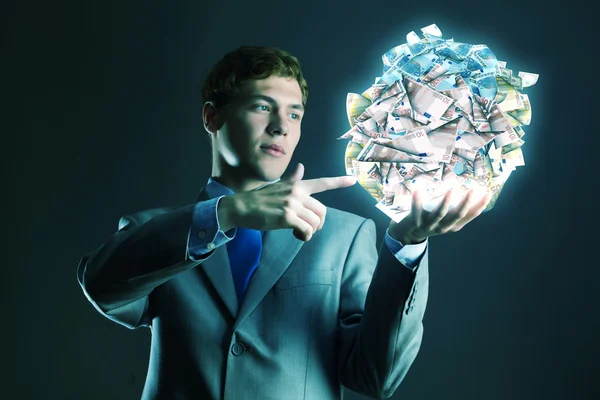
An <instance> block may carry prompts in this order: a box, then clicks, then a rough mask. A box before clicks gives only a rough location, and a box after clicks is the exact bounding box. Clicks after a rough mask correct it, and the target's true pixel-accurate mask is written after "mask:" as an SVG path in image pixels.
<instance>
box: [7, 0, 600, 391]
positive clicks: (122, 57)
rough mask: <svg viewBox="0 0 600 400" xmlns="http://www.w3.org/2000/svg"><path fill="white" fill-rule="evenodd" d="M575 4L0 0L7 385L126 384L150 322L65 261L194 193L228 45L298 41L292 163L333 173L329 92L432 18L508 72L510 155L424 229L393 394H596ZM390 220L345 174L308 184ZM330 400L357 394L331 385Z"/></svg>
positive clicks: (111, 387)
mask: <svg viewBox="0 0 600 400" xmlns="http://www.w3.org/2000/svg"><path fill="white" fill-rule="evenodd" d="M592 17H593V13H592V12H591V11H589V10H586V9H583V8H580V7H579V6H578V5H577V3H576V2H574V1H569V2H568V3H565V5H559V4H558V3H556V5H553V4H551V3H548V2H544V3H542V2H539V3H536V2H533V1H522V2H515V1H512V2H503V1H489V2H479V1H440V0H433V1H426V0H425V1H419V2H411V3H410V4H409V3H408V2H406V3H405V2H401V1H393V2H391V1H381V2H376V1H363V2H359V1H355V0H345V1H336V2H327V1H323V0H321V1H286V2H275V1H237V2H231V1H210V2H208V1H207V2H202V3H201V2H199V1H187V2H172V4H170V5H167V2H164V4H159V2H156V1H145V2H142V1H135V2H134V1H118V2H117V1H96V2H81V1H79V2H75V1H73V2H65V1H53V2H48V1H46V2H19V3H18V5H16V4H12V5H8V6H7V7H6V9H5V12H3V16H2V19H3V20H4V21H3V23H2V29H3V42H4V44H5V46H4V47H5V49H6V50H5V51H3V56H2V60H3V61H2V64H3V67H4V68H3V69H4V71H5V72H4V73H3V79H2V97H3V98H4V100H5V103H6V104H5V106H4V107H3V111H4V112H5V113H6V114H5V116H4V117H3V121H2V125H1V126H2V133H3V135H2V138H3V152H2V153H3V155H4V157H3V158H2V163H3V171H4V172H5V178H4V184H5V186H6V189H5V191H4V193H5V195H4V196H3V200H4V201H5V202H6V203H5V206H4V207H3V213H2V214H3V216H4V218H3V220H4V221H5V226H4V233H5V236H4V237H5V239H4V240H3V243H4V244H6V245H7V246H6V247H5V249H4V250H3V253H4V254H6V255H8V257H7V258H6V259H5V262H4V263H3V265H2V266H3V269H4V271H3V272H4V273H3V276H4V279H3V280H2V291H1V292H2V299H1V300H2V303H1V304H2V305H3V313H2V325H3V328H2V331H3V333H4V335H8V337H6V336H4V337H5V340H4V343H5V349H4V351H3V357H2V358H3V360H4V364H5V368H8V369H5V372H4V374H3V375H2V377H1V379H2V383H1V384H0V387H1V388H3V389H2V390H6V391H8V393H19V394H18V395H14V397H5V396H3V397H4V398H15V399H16V398H19V399H42V398H60V399H108V398H110V399H135V398H139V396H140V394H141V389H142V387H143V383H144V379H145V374H146V369H147V361H148V355H149V343H150V332H149V331H148V330H137V331H128V330H126V329H125V328H123V327H121V326H119V325H116V324H114V323H112V322H110V321H109V320H107V319H104V318H102V317H101V316H100V315H99V314H98V313H97V312H96V311H95V310H94V309H93V307H92V306H91V304H90V303H89V302H88V301H87V300H86V298H85V297H84V295H83V293H82V291H81V289H80V287H79V286H78V284H77V281H76V274H75V272H76V267H77V263H78V261H79V258H80V257H81V256H83V255H84V254H86V253H88V252H90V251H92V250H94V249H95V248H97V247H98V246H99V245H100V244H102V243H103V242H104V241H106V240H107V239H108V238H109V237H110V236H111V235H112V234H113V233H114V232H115V231H116V229H117V221H118V219H119V218H120V217H121V216H122V215H125V214H128V213H132V212H135V211H138V210H142V209H146V208H152V207H158V206H163V205H183V204H188V203H191V202H193V200H194V199H195V197H196V195H197V193H198V191H199V190H200V188H201V187H202V186H203V185H204V184H205V183H206V180H207V179H208V176H209V174H210V171H211V166H210V153H209V147H208V142H207V140H206V138H205V136H206V132H205V131H204V129H203V127H202V115H201V110H202V105H201V103H200V88H201V86H202V83H203V80H204V78H205V76H206V74H207V73H208V71H209V69H210V68H211V66H212V65H213V64H214V63H215V62H216V61H217V60H218V59H219V58H220V57H221V56H222V55H223V54H224V53H225V52H227V51H230V50H233V49H235V48H236V47H238V46H240V45H242V44H253V45H273V46H278V47H281V48H283V49H286V50H288V51H290V52H292V53H293V54H294V55H296V56H297V57H298V58H299V59H300V61H301V63H302V65H303V70H304V73H305V76H306V78H307V80H308V83H309V87H310V92H309V98H308V110H307V114H306V118H305V121H304V124H303V136H302V139H301V141H300V144H299V146H298V148H297V150H296V153H295V154H294V158H293V160H292V164H291V165H292V166H293V165H295V164H296V162H303V163H304V165H305V167H306V173H305V177H307V178H316V177H320V176H334V175H341V174H344V166H343V154H344V149H345V146H346V143H347V142H346V141H336V140H335V138H337V137H338V136H340V135H341V134H342V133H344V132H345V131H346V130H347V129H348V128H349V126H348V122H347V118H346V111H345V98H346V94H347V93H348V92H358V93H361V92H362V91H363V90H364V89H366V88H367V87H368V86H369V85H371V83H372V82H373V80H374V78H375V76H379V75H380V74H381V70H382V64H381V55H382V54H383V53H385V52H386V51H387V50H388V49H390V48H391V47H393V46H395V45H397V44H401V43H404V42H405V35H406V34H407V33H408V32H410V31H412V30H414V31H416V32H417V33H419V34H420V28H422V27H424V26H426V25H429V24H431V23H436V24H437V25H438V26H439V27H440V29H441V30H442V32H443V34H444V37H446V38H450V37H454V39H455V40H456V41H458V42H466V43H473V44H479V43H483V44H487V45H488V46H489V47H490V48H491V49H492V51H493V52H494V53H495V54H496V56H497V57H498V58H499V59H500V60H504V61H507V62H508V67H509V68H513V69H514V70H523V71H528V72H536V73H539V74H540V78H539V81H538V83H537V84H536V85H535V86H533V87H531V88H529V89H525V91H524V92H525V93H528V94H529V97H530V100H531V102H532V107H533V118H532V123H531V125H530V126H529V127H525V131H526V133H527V134H526V136H525V137H524V140H525V141H526V144H525V146H524V147H523V150H524V154H525V162H526V166H525V167H521V168H518V169H517V171H516V172H514V173H513V175H512V176H511V178H510V180H509V182H508V184H507V185H506V186H505V188H504V190H503V192H502V195H501V197H500V200H499V201H498V203H497V205H496V207H495V208H494V209H493V210H492V211H491V212H489V213H487V214H484V215H483V216H481V217H480V218H479V219H477V220H475V221H474V222H473V223H471V224H470V225H468V226H467V227H466V228H465V229H463V230H462V231H460V232H458V233H454V234H447V235H444V236H440V237H434V238H432V239H431V241H430V248H431V253H430V264H431V266H430V268H431V287H430V289H431V290H430V298H429V303H428V308H427V312H426V315H425V321H424V324H425V334H424V341H423V345H422V347H421V351H420V353H419V356H418V358H417V359H416V361H415V363H414V365H413V367H412V368H411V369H410V371H409V373H408V375H407V377H406V379H405V381H404V382H403V384H402V385H401V386H400V388H399V389H398V391H397V392H396V394H395V395H394V397H393V398H396V399H461V400H466V399H472V400H480V399H487V400H501V399H502V400H504V399H545V400H550V399H597V398H600V389H599V385H598V383H597V382H598V378H597V377H598V373H599V371H600V370H599V368H598V361H597V360H598V358H599V356H600V344H599V343H598V341H597V335H598V332H599V329H600V326H599V325H600V324H599V319H598V315H599V313H598V304H599V302H598V291H599V289H600V287H599V284H598V279H599V277H600V265H598V264H599V263H598V261H597V259H598V257H597V255H596V251H595V248H594V245H595V242H593V241H592V238H593V237H595V236H597V235H596V234H595V233H594V232H596V227H597V226H598V225H597V223H596V219H597V214H598V211H597V208H595V207H593V206H594V205H595V204H597V203H598V201H597V197H596V189H597V187H598V183H597V182H598V181H597V174H598V168H596V163H595V162H596V160H597V158H596V157H597V156H596V154H597V153H596V152H597V148H598V144H599V143H598V136H597V134H598V127H597V124H596V122H595V121H596V119H597V111H596V108H595V106H596V105H597V101H596V100H595V98H593V97H592V96H593V95H594V97H596V98H597V93H598V92H597V91H596V89H595V87H596V86H597V84H595V83H594V82H595V80H596V79H597V71H598V64H597V61H594V60H597V53H596V49H597V39H595V38H597V37H598V35H597V26H598V23H597V22H596V21H594V20H593V18H592ZM315 197H316V198H317V199H319V200H320V201H322V202H323V203H325V204H327V205H329V206H332V207H336V208H340V209H343V210H347V211H350V212H353V213H356V214H359V215H361V216H364V217H367V218H372V219H374V220H375V221H376V223H377V226H378V228H379V232H378V241H379V243H381V239H382V237H383V233H384V231H385V228H386V226H387V224H388V221H389V220H388V218H387V217H385V215H383V214H382V213H380V212H379V211H378V210H377V209H376V208H375V207H374V203H375V201H374V200H373V199H371V198H370V197H369V196H368V195H367V193H366V192H365V191H364V190H363V189H361V188H360V187H359V186H358V185H357V186H355V187H352V188H349V189H343V190H339V191H334V192H329V193H322V194H318V195H315ZM346 398H347V399H351V400H352V399H360V398H362V397H361V396H359V395H356V394H354V393H349V392H347V396H346Z"/></svg>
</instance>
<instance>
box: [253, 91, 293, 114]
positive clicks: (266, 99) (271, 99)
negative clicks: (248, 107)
mask: <svg viewBox="0 0 600 400" xmlns="http://www.w3.org/2000/svg"><path fill="white" fill-rule="evenodd" d="M248 99H261V100H265V101H268V102H269V103H272V104H277V101H275V99H274V98H272V97H270V96H267V95H264V94H252V95H250V96H248ZM288 107H289V108H294V109H296V110H300V111H304V107H303V106H302V104H290V105H289V106H288Z"/></svg>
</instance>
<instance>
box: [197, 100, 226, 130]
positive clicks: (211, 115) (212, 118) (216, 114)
mask: <svg viewBox="0 0 600 400" xmlns="http://www.w3.org/2000/svg"><path fill="white" fill-rule="evenodd" d="M202 119H203V121H204V129H205V130H206V132H207V133H209V134H211V133H212V134H215V133H216V132H217V131H218V130H219V129H221V126H223V123H224V122H225V119H224V118H223V110H219V109H217V107H216V106H215V104H214V103H213V102H212V101H207V102H206V103H204V107H203V108H202Z"/></svg>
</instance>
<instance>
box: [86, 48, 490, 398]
mask: <svg viewBox="0 0 600 400" xmlns="http://www.w3.org/2000/svg"><path fill="white" fill-rule="evenodd" d="M307 93H308V89H307V84H306V81H305V79H304V78H303V76H302V73H301V71H300V65H299V63H298V60H297V59H296V58H295V57H293V56H291V55H290V54H289V53H287V52H285V51H281V50H279V49H276V48H268V47H250V46H245V47H241V48H239V49H237V50H235V51H233V52H231V53H228V54H226V55H225V56H224V57H223V59H222V60H220V61H219V62H218V63H217V64H216V65H215V66H214V68H213V69H212V70H211V72H210V73H209V76H208V77H207V79H206V82H205V85H204V88H203V91H202V97H203V99H202V100H203V104H204V108H203V118H204V126H205V129H206V131H207V133H208V135H209V140H210V141H211V145H212V153H213V168H212V176H211V178H210V179H208V183H207V184H206V186H205V187H204V188H202V190H201V192H200V195H199V196H198V198H197V199H196V200H195V201H194V202H192V203H191V204H188V205H185V206H181V207H165V208H159V209H152V210H146V211H141V212H139V213H136V214H133V215H128V216H124V217H122V218H121V220H120V221H119V226H118V231H117V232H116V233H115V234H114V236H113V237H112V238H110V239H109V240H108V241H107V242H106V243H105V244H103V245H102V246H100V247H99V248H98V249H97V250H95V251H93V252H92V253H91V254H88V255H86V256H85V257H83V258H82V260H81V262H80V264H79V267H78V280H79V283H80V285H81V287H82V288H83V290H84V292H85V294H86V296H87V297H88V299H89V300H90V302H91V303H92V304H93V305H94V306H95V307H96V309H97V310H98V311H99V312H100V313H101V314H103V315H104V316H106V317H107V318H109V319H111V320H113V321H115V322H117V323H119V324H121V325H124V326H126V327H128V328H130V329H134V328H138V327H142V326H144V327H150V328H151V331H152V345H151V352H150V362H149V368H148V375H147V378H146V384H145V388H144V391H143V394H142V398H143V399H227V400H238V399H240V400H241V399H252V400H254V399H315V400H324V399H340V398H341V397H342V385H343V386H345V387H347V388H350V389H352V390H354V391H356V392H359V393H362V394H364V395H366V396H370V397H374V398H386V397H389V396H391V395H392V394H393V393H394V391H395V390H396V389H397V387H398V385H399V384H400V382H401V381H402V379H403V378H404V376H405V375H406V373H407V371H408V369H409V367H410V365H411V364H412V362H413V361H414V359H415V357H416V355H417V352H418V350H419V348H420V344H421V338H422V335H423V325H422V319H423V315H424V312H425V305H426V300H427V291H428V258H427V243H428V242H427V238H428V237H430V236H433V235H437V234H441V233H445V232H448V231H457V230H459V229H460V228H461V227H462V226H464V225H465V224H466V223H468V222H469V221H470V220H472V219H473V218H475V217H476V216H477V215H479V213H481V211H482V210H483V209H484V208H485V206H486V204H487V202H488V201H489V197H486V198H485V199H483V200H482V201H480V202H478V203H476V204H471V200H470V199H469V196H468V197H467V199H466V201H464V202H463V203H461V204H460V205H459V206H457V207H456V208H455V209H453V210H451V211H450V212H448V208H449V204H450V195H447V196H446V198H445V200H444V202H442V203H441V204H440V205H439V206H438V207H437V209H435V210H433V211H432V212H426V211H424V210H422V206H421V200H420V198H419V197H418V195H417V194H415V197H414V199H413V211H412V213H411V214H410V215H409V216H408V217H407V218H405V219H404V220H403V221H402V222H401V223H399V224H396V223H394V222H391V223H390V226H389V229H388V230H387V231H386V235H385V243H384V244H383V245H382V247H381V249H380V250H379V251H377V249H376V245H375V242H376V235H375V223H374V222H373V220H371V219H365V218H362V217H359V216H356V215H353V214H350V213H347V212H343V211H340V210H336V209H334V208H329V207H325V206H324V205H323V204H321V203H320V202H319V201H317V200H316V199H314V198H313V197H311V195H312V194H313V193H317V192H321V191H325V190H332V189H336V188H342V187H346V186H350V185H352V184H354V183H355V180H354V179H349V178H348V177H344V176H340V177H332V178H320V179H312V180H303V179H302V177H303V173H304V167H303V165H302V164H298V165H297V166H296V167H295V168H294V171H293V173H292V174H291V176H290V177H288V178H284V179H281V176H282V174H283V173H284V171H285V170H286V168H287V167H288V164H289V162H290V159H291V157H292V154H293V152H294V149H295V148H296V145H297V144H298V141H299V140H300V133H301V124H302V118H303V115H304V112H305V107H306V100H307ZM326 216H327V218H326Z"/></svg>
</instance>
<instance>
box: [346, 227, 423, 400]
mask: <svg viewBox="0 0 600 400" xmlns="http://www.w3.org/2000/svg"><path fill="white" fill-rule="evenodd" d="M375 228H376V227H375V223H374V222H373V220H371V219H366V220H365V221H364V222H363V223H362V224H361V226H360V227H359V229H358V231H357V234H356V236H355V237H354V242H353V243H352V245H351V246H350V250H349V253H348V256H347V258H346V262H345V265H344V271H343V274H342V284H341V292H340V310H339V326H338V333H339V339H340V347H339V353H338V372H339V377H340V382H341V383H342V384H343V385H344V386H346V387H347V388H349V389H351V390H353V391H355V392H358V393H361V394H364V395H366V396H371V397H375V398H388V397H390V396H392V395H393V393H394V392H395V391H396V389H397V388H398V386H399V385H400V383H401V381H402V379H404V377H405V375H406V374H407V372H408V369H409V368H410V366H411V365H412V363H413V361H414V360H415V358H416V356H417V353H418V351H419V348H420V346H421V339H422V336H423V323H422V321H423V316H424V313H425V306H426V301H427V296H428V279H429V277H428V251H429V250H428V247H427V248H426V249H425V253H424V254H423V257H422V258H421V259H420V261H419V263H418V265H417V266H416V267H415V269H414V271H411V270H410V269H409V268H406V267H404V266H402V264H401V263H400V261H398V259H396V258H395V257H394V255H393V254H392V252H391V251H390V249H389V248H388V247H387V246H386V244H385V243H383V244H382V246H381V247H380V250H379V252H378V251H377V248H376V235H375Z"/></svg>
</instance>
